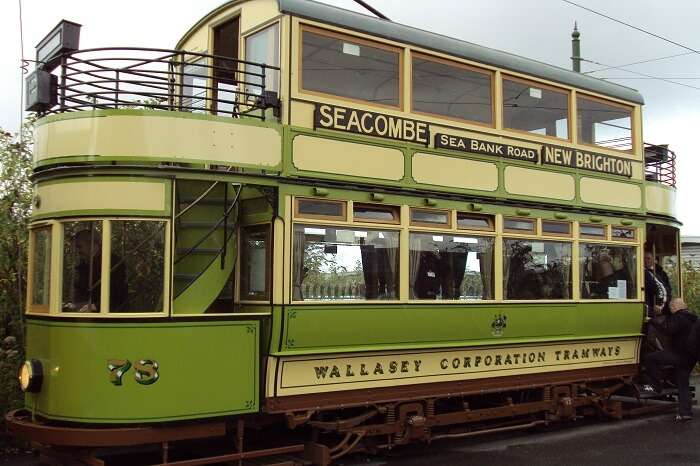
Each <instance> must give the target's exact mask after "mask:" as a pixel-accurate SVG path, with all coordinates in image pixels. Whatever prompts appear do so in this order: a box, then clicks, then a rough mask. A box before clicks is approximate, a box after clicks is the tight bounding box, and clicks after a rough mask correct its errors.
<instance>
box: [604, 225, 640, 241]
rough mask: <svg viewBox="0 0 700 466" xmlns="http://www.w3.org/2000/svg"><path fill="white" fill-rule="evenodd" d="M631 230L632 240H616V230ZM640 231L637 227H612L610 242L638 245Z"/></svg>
mask: <svg viewBox="0 0 700 466" xmlns="http://www.w3.org/2000/svg"><path fill="white" fill-rule="evenodd" d="M616 229H618V230H629V231H631V232H632V237H631V238H616V237H615V235H614V232H615V230H616ZM638 231H639V229H638V228H635V227H618V226H615V225H611V226H610V240H611V241H620V242H622V243H636V242H637V232H638Z"/></svg>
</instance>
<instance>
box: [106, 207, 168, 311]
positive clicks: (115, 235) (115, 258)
mask: <svg viewBox="0 0 700 466" xmlns="http://www.w3.org/2000/svg"><path fill="white" fill-rule="evenodd" d="M110 223H111V226H112V240H111V242H110V246H111V254H110V274H109V279H110V285H109V311H110V312H163V281H164V279H165V269H164V266H165V222H153V221H138V220H112V221H111V222H110Z"/></svg>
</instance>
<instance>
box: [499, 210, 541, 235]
mask: <svg viewBox="0 0 700 466" xmlns="http://www.w3.org/2000/svg"><path fill="white" fill-rule="evenodd" d="M508 220H516V221H519V222H530V223H532V230H518V229H514V228H508V227H507V226H506V222H507V221H508ZM537 223H538V222H537V219H536V218H527V217H510V216H505V215H504V216H503V234H504V236H505V234H506V233H509V234H512V235H525V236H537Z"/></svg>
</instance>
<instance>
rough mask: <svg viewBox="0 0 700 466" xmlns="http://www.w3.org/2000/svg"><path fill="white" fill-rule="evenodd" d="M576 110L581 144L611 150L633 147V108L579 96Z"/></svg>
mask: <svg viewBox="0 0 700 466" xmlns="http://www.w3.org/2000/svg"><path fill="white" fill-rule="evenodd" d="M576 109H577V110H576V113H577V114H578V141H579V142H580V143H583V144H594V145H596V146H601V147H608V148H610V149H622V148H628V147H631V143H632V109H631V108H629V107H623V106H621V105H614V104H612V103H606V102H604V101H602V100H599V99H593V98H590V97H582V96H580V95H579V96H578V97H577V98H576Z"/></svg>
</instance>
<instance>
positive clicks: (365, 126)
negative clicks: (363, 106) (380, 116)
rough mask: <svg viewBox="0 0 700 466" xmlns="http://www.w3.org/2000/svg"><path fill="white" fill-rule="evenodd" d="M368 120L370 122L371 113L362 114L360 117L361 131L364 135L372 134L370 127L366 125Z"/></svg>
mask: <svg viewBox="0 0 700 466" xmlns="http://www.w3.org/2000/svg"><path fill="white" fill-rule="evenodd" d="M368 118H370V121H371V118H372V114H371V113H364V114H363V115H362V120H361V124H362V131H363V132H365V133H367V134H369V133H371V132H372V126H369V125H367V119H368Z"/></svg>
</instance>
